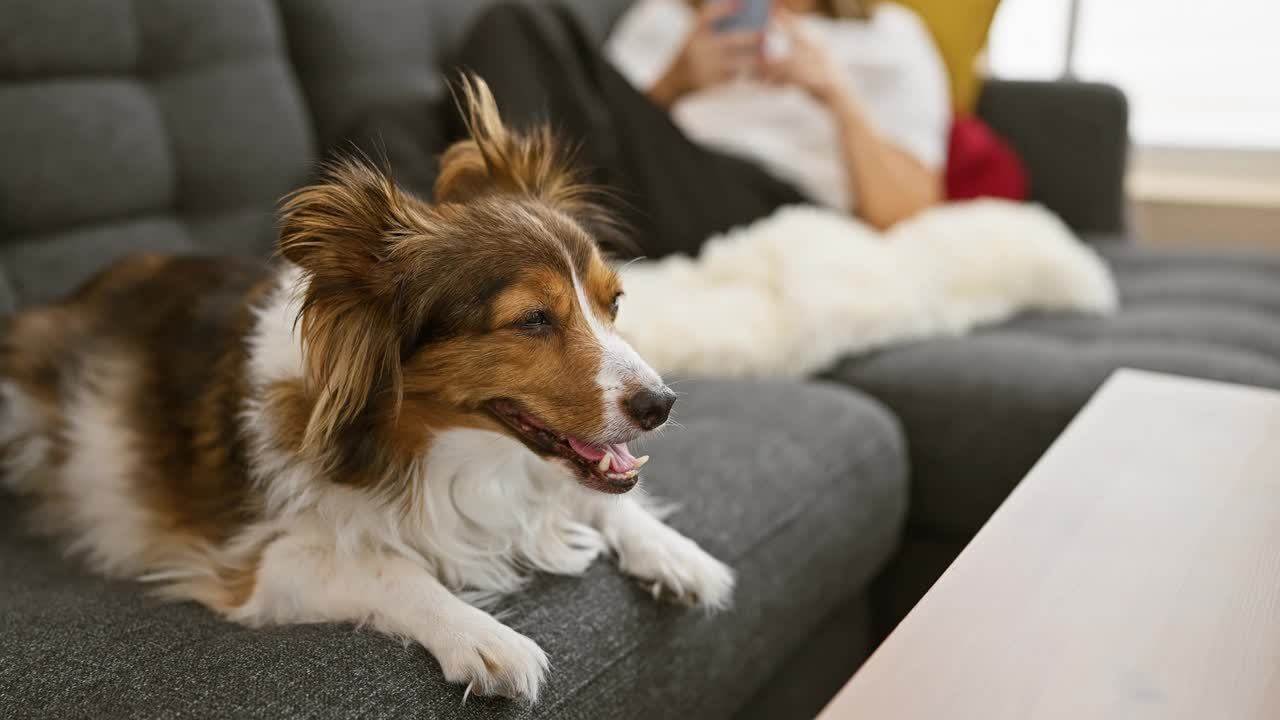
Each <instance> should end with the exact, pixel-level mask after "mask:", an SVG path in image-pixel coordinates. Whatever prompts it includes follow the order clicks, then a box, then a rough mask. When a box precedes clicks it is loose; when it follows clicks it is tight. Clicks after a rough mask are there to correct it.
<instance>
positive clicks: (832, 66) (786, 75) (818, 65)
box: [763, 10, 852, 110]
mask: <svg viewBox="0 0 1280 720" xmlns="http://www.w3.org/2000/svg"><path fill="white" fill-rule="evenodd" d="M774 17H776V18H777V19H778V24H779V26H780V27H781V28H782V31H783V32H784V33H785V34H786V36H787V40H788V42H789V44H790V45H791V50H790V52H788V53H787V55H786V56H785V57H781V58H778V59H776V60H772V61H769V62H766V63H765V66H764V75H763V78H764V80H765V81H766V82H769V83H772V84H774V85H794V86H796V87H798V88H800V89H802V90H804V91H805V92H807V93H809V95H810V96H812V97H813V99H815V100H817V101H818V102H820V103H822V104H823V105H826V106H827V107H829V108H832V109H833V110H834V109H836V107H837V106H840V105H847V104H849V103H850V101H851V100H852V93H851V92H850V90H849V84H848V81H846V80H845V78H844V74H843V73H842V72H841V71H840V66H839V65H837V64H836V62H835V59H834V58H832V57H831V54H830V53H829V52H827V49H826V48H825V47H823V45H822V44H821V43H820V42H818V41H817V40H815V39H814V38H813V37H811V36H810V35H809V33H808V32H806V31H805V29H804V28H803V27H801V26H800V23H799V21H797V20H796V17H795V15H792V14H791V13H790V12H787V11H786V10H778V11H777V12H776V13H774Z"/></svg>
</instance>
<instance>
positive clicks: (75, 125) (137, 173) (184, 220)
mask: <svg viewBox="0 0 1280 720" xmlns="http://www.w3.org/2000/svg"><path fill="white" fill-rule="evenodd" d="M0 20H2V21H0V158H3V159H4V160H3V162H2V163H0V314H3V313H6V312H8V311H11V310H12V309H13V308H14V306H15V305H16V304H20V303H24V302H41V301H46V300H50V299H53V298H57V297H60V296H62V295H64V294H66V293H67V292H68V291H69V290H70V289H72V288H74V287H76V286H77V285H78V284H79V283H80V282H81V281H82V280H84V279H85V277H86V275H87V274H89V273H91V272H92V271H94V270H95V269H98V268H100V267H101V266H102V265H103V264H104V263H105V262H107V261H109V260H110V259H112V258H115V257H120V256H124V255H128V254H132V253H137V252H142V251H164V252H179V253H197V252H203V253H220V254H262V253H264V252H266V251H267V250H268V249H269V248H270V246H271V242H272V239H273V236H274V229H275V219H274V216H273V212H272V211H273V209H274V206H275V203H276V200H277V199H278V198H279V197H280V196H281V195H283V194H284V193H286V192H288V191H289V190H290V189H292V188H294V187H296V186H297V185H298V184H299V183H300V182H301V181H302V180H303V179H304V178H305V177H306V173H307V169H308V164H309V163H310V162H311V147H312V140H311V124H310V121H309V119H308V116H307V112H306V107H305V105H304V102H303V99H302V96H301V93H300V92H299V91H298V88H297V85H296V83H295V82H294V80H293V73H292V70H291V68H290V65H289V62H288V57H287V52H286V47H285V40H284V34H283V29H282V27H281V25H280V23H279V18H278V15H277V12H276V8H275V5H274V3H272V2H269V1H268V0H225V1H222V2H218V3H191V2H186V1H185V0H145V1H142V0H140V1H139V2H136V3H128V2H99V1H98V0H59V1H58V2H47V1H46V0H9V1H8V2H6V3H5V4H4V7H3V9H2V10H0Z"/></svg>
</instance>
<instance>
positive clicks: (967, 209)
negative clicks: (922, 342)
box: [618, 200, 1116, 377]
mask: <svg viewBox="0 0 1280 720" xmlns="http://www.w3.org/2000/svg"><path fill="white" fill-rule="evenodd" d="M622 275H623V284H624V287H625V288H626V293H627V298H626V301H625V303H624V304H623V309H622V312H621V313H620V315H619V317H618V327H619V330H620V331H621V333H622V334H623V335H624V336H625V337H626V338H627V339H628V340H630V341H631V343H632V344H633V345H634V346H635V348H636V350H638V351H639V352H640V354H641V355H642V356H643V357H644V358H645V359H646V360H648V361H649V362H650V363H651V364H653V365H654V366H655V367H657V368H660V369H663V370H669V371H674V372H678V373H694V374H704V375H716V376H739V377H741V376H756V377H764V376H774V377H798V376H803V375H807V374H810V373H813V372H816V371H819V370H822V369H824V368H827V367H829V366H830V365H832V364H833V363H834V362H835V361H836V360H837V359H839V358H841V357H843V356H845V355H849V354H851V353H857V352H860V351H865V350H869V349H872V348H876V347H880V346H884V345H887V344H890V343H894V342H899V341H903V340H913V339H918V338H924V337H929V336H937V335H957V334H961V333H965V332H967V331H969V330H970V329H971V328H973V327H974V326H976V325H980V324H983V323H992V322H998V321H1000V320H1004V319H1006V318H1009V317H1011V316H1012V315H1014V314H1016V313H1018V312H1020V311H1024V310H1033V309H1034V310H1074V311H1081V312H1088V313H1106V312H1110V311H1112V310H1113V309H1114V308H1115V306H1116V290H1115V285H1114V283H1113V282H1112V278H1111V274H1110V272H1109V271H1108V269H1107V267H1106V265H1105V264H1104V263H1103V262H1102V260H1101V259H1100V258H1099V257H1098V256H1097V255H1096V254H1095V253H1094V252H1093V250H1092V249H1090V248H1089V247H1088V246H1086V245H1084V244H1083V243H1081V242H1080V241H1079V240H1077V239H1076V238H1075V237H1074V236H1073V235H1072V234H1071V232H1070V231H1069V230H1068V229H1067V228H1066V226H1065V225H1063V223H1062V222H1061V221H1060V220H1058V218H1057V217H1055V216H1054V215H1052V214H1051V213H1049V212H1048V211H1047V210H1044V209H1043V208H1041V207H1039V206H1036V205H1024V204H1017V203H1011V202H1004V201H997V200H979V201H973V202H967V203H961V204H954V205H945V206H941V207H938V208H935V209H932V210H929V211H927V212H925V213H923V214H921V215H920V216H919V217H916V218H913V219H912V220H909V221H907V222H903V223H900V224H898V225H897V226H896V227H894V228H893V229H892V230H891V231H890V232H888V233H884V234H881V233H878V232H876V231H874V230H872V229H871V228H870V227H868V226H867V225H864V224H862V223H860V222H858V221H856V220H853V219H850V218H849V217H848V216H846V215H842V214H839V213H836V212H833V211H829V210H823V209H819V208H814V207H788V208H783V209H781V210H779V211H778V212H776V213H774V214H773V215H772V216H770V217H768V218H765V219H763V220H760V221H757V222H756V223H754V224H752V225H750V226H748V227H745V228H740V229H736V230H733V231H731V232H729V233H727V234H725V235H723V236H718V237H716V238H713V239H712V240H711V241H709V242H708V243H707V244H706V245H705V246H704V248H703V250H702V253H701V255H700V256H699V257H698V258H697V259H689V258H686V257H679V256H675V257H669V258H664V259H662V260H659V261H656V262H638V263H633V264H631V265H629V266H627V267H626V268H625V269H623V271H622Z"/></svg>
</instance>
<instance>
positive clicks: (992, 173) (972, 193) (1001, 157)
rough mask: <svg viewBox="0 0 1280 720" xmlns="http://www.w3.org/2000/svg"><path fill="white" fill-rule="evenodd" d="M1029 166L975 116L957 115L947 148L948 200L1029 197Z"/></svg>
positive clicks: (1020, 198)
mask: <svg viewBox="0 0 1280 720" xmlns="http://www.w3.org/2000/svg"><path fill="white" fill-rule="evenodd" d="M1029 188H1030V181H1029V179H1028V177H1027V168H1026V166H1025V165H1023V164H1022V159H1021V158H1020V157H1018V153H1017V151H1016V150H1014V149H1013V146H1012V145H1010V144H1009V143H1008V142H1006V141H1005V140H1004V138H1002V137H1000V136H999V135H997V134H996V133H995V131H994V130H992V129H991V127H990V126H989V125H987V124H986V123H984V122H983V121H982V120H980V119H978V118H976V117H963V118H957V119H956V121H955V123H954V124H952V126H951V138H950V141H949V145H948V149H947V172H946V192H947V199H948V200H969V199H972V198H979V197H996V198H1006V199H1009V200H1026V199H1027V195H1028V191H1029Z"/></svg>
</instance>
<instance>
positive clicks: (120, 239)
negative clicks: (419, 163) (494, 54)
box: [0, 0, 630, 317]
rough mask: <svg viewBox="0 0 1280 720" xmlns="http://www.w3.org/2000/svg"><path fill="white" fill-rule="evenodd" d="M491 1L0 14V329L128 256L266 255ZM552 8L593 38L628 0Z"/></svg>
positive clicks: (14, 5) (101, 3)
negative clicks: (373, 124)
mask: <svg viewBox="0 0 1280 720" xmlns="http://www.w3.org/2000/svg"><path fill="white" fill-rule="evenodd" d="M493 1H494V0H360V1H359V2H354V1H353V0H278V1H277V0H217V1H216V2H205V1H204V0H5V1H4V2H3V3H0V317H3V316H4V315H7V314H9V313H11V312H13V311H14V310H15V309H16V308H19V307H22V306H24V305H27V304H31V303H40V302H47V301H50V300H54V299H57V298H60V297H64V296H65V295H66V294H67V293H69V292H70V291H72V290H73V289H74V288H76V287H77V286H79V285H80V283H82V282H83V281H84V280H85V279H86V278H87V277H88V276H89V275H91V274H92V273H94V272H96V271H97V270H99V269H101V268H103V267H105V266H106V265H108V264H110V263H111V262H112V261H114V260H116V259H118V258H121V257H124V256H127V255H131V254H136V253H141V252H166V253H204V254H242V255H243V254H252V255H264V254H266V253H268V252H269V251H270V248H271V246H272V244H273V242H274V238H275V228H276V222H275V208H276V206H277V204H278V202H279V200H280V198H281V196H283V195H284V194H286V193H288V192H289V191H290V190H292V189H294V188H296V187H298V186H299V185H300V184H302V183H304V182H305V181H306V179H307V178H308V176H309V174H310V173H311V171H312V170H313V168H314V165H315V159H316V158H317V157H319V156H321V155H322V154H323V153H324V152H325V151H326V150H327V148H328V147H329V146H330V144H332V143H333V142H335V141H336V140H338V139H339V138H340V137H341V134H342V131H343V128H344V126H345V124H346V123H348V122H350V121H351V120H352V119H353V118H355V117H358V115H359V114H360V112H361V111H362V110H363V109H365V108H368V107H370V106H372V105H374V104H377V103H381V102H386V101H388V100H412V99H415V98H424V99H425V98H433V97H438V96H439V94H440V92H441V91H442V90H443V87H444V85H443V82H442V79H441V70H442V66H441V64H440V63H441V61H442V59H443V58H444V57H445V56H446V55H447V54H448V53H449V51H450V50H452V48H453V47H454V45H455V44H456V43H457V42H458V40H459V38H460V37H461V34H462V33H463V32H464V31H465V29H466V28H467V27H468V25H469V23H470V22H471V21H472V20H474V18H475V16H476V14H477V13H478V12H480V11H481V10H482V9H483V8H484V7H485V6H487V5H491V4H492V2H493ZM530 1H534V0H530ZM548 1H551V0H548ZM558 1H560V2H563V3H565V4H567V5H569V6H571V7H573V8H574V10H575V11H576V12H578V14H579V15H580V16H581V17H582V18H583V20H584V22H585V23H586V25H587V27H589V28H590V29H591V30H592V31H593V32H596V33H598V34H599V35H600V36H601V37H603V35H604V33H605V32H606V31H607V29H608V28H609V27H610V25H611V23H612V21H613V20H614V19H615V18H616V17H617V15H618V14H619V13H620V12H621V10H622V9H623V8H625V7H626V6H627V4H628V3H629V2H630V0H558Z"/></svg>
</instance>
